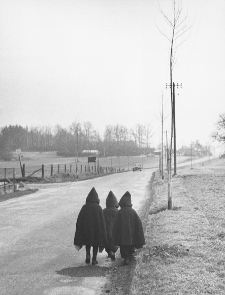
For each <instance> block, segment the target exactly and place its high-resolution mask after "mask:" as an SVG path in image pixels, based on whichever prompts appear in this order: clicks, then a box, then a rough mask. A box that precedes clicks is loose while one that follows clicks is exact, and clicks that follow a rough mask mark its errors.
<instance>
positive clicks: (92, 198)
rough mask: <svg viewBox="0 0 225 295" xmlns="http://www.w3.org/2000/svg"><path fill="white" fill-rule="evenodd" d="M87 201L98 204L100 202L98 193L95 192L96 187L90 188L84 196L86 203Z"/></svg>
mask: <svg viewBox="0 0 225 295" xmlns="http://www.w3.org/2000/svg"><path fill="white" fill-rule="evenodd" d="M87 202H92V203H98V204H99V203H100V200H99V197H98V194H97V192H96V189H95V188H94V187H93V188H92V189H91V190H90V192H89V194H88V196H87V198H86V203H87Z"/></svg>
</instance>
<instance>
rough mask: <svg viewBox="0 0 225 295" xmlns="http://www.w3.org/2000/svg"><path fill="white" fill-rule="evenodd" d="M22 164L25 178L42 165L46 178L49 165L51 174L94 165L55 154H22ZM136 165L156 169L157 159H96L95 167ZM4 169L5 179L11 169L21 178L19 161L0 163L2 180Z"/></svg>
mask: <svg viewBox="0 0 225 295" xmlns="http://www.w3.org/2000/svg"><path fill="white" fill-rule="evenodd" d="M22 155H23V157H22V161H21V162H22V164H25V176H28V175H30V174H32V173H33V172H34V171H36V170H38V169H41V167H42V165H44V171H45V175H46V176H50V175H51V165H53V168H52V169H53V174H56V173H58V172H59V173H65V172H72V173H78V174H79V173H82V172H84V171H85V170H87V171H88V169H90V171H93V170H94V169H95V164H94V163H89V165H88V159H87V157H79V159H78V162H77V159H76V158H74V157H73V158H65V157H58V156H56V153H55V152H47V153H45V152H43V153H39V152H23V153H22ZM188 159H190V157H177V162H178V163H180V162H185V161H187V160H188ZM136 163H140V164H142V166H143V168H144V169H149V168H157V167H158V165H159V158H158V157H154V156H151V157H146V156H134V157H103V158H99V159H97V163H96V165H99V166H101V167H104V168H106V167H107V168H114V169H116V170H122V171H123V170H125V171H127V170H131V169H132V168H133V166H134V165H135V164H136ZM85 166H86V167H85ZM89 167H90V168H89ZM5 168H7V171H6V173H7V175H6V176H7V178H12V177H13V175H12V174H13V170H12V169H13V168H14V169H15V175H16V178H17V177H21V168H20V163H19V160H14V161H9V162H6V161H4V162H0V178H4V175H5ZM34 176H36V177H41V171H38V172H36V173H35V174H34Z"/></svg>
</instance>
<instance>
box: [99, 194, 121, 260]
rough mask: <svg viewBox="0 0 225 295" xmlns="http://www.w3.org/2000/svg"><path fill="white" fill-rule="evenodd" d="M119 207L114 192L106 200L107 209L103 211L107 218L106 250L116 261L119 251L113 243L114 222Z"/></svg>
mask: <svg viewBox="0 0 225 295" xmlns="http://www.w3.org/2000/svg"><path fill="white" fill-rule="evenodd" d="M118 207H119V205H118V201H117V198H116V196H115V195H114V194H113V192H112V191H110V192H109V194H108V196H107V198H106V208H105V209H103V215H104V218H105V224H106V235H107V246H106V247H105V250H106V252H107V253H108V257H110V258H111V259H112V260H115V253H116V251H117V250H118V247H117V246H114V245H113V243H112V229H113V222H114V219H115V217H116V214H117V212H118Z"/></svg>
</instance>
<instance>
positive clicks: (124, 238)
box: [112, 192, 145, 249]
mask: <svg viewBox="0 0 225 295" xmlns="http://www.w3.org/2000/svg"><path fill="white" fill-rule="evenodd" d="M119 205H120V207H121V209H120V210H119V211H118V213H117V214H116V217H115V219H114V224H113V232H112V237H113V243H114V245H116V246H125V245H133V246H134V247H135V248H137V249H139V248H142V246H143V245H145V237H144V232H143V227H142V222H141V220H140V218H139V216H138V214H137V212H136V211H135V210H134V209H133V208H132V203H131V195H130V193H129V192H126V193H125V194H124V195H123V196H122V198H121V200H120V202H119Z"/></svg>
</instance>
